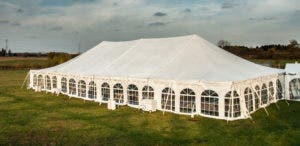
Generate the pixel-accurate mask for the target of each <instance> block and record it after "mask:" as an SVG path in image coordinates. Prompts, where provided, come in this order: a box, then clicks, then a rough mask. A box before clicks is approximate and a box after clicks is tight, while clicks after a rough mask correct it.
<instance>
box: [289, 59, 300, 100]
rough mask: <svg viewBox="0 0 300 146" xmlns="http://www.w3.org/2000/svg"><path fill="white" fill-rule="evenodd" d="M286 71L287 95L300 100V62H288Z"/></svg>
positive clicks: (291, 98)
mask: <svg viewBox="0 0 300 146" xmlns="http://www.w3.org/2000/svg"><path fill="white" fill-rule="evenodd" d="M285 71H286V76H285V90H286V92H285V97H286V98H287V99H290V100H298V101H300V64H298V63H297V62H296V63H287V64H286V65H285Z"/></svg>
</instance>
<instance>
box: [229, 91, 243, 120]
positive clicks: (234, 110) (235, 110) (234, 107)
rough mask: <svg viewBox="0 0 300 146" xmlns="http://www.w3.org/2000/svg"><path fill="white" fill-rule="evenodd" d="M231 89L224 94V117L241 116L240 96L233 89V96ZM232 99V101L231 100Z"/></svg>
mask: <svg viewBox="0 0 300 146" xmlns="http://www.w3.org/2000/svg"><path fill="white" fill-rule="evenodd" d="M231 94H232V93H231V91H229V92H227V94H226V95H225V117H232V115H233V117H239V116H241V108H240V98H239V94H237V92H236V91H233V98H232V96H231ZM232 100H233V101H232Z"/></svg>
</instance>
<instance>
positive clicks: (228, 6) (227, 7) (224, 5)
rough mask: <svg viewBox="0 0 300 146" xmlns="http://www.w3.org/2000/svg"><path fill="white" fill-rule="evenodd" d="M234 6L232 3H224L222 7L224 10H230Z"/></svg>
mask: <svg viewBox="0 0 300 146" xmlns="http://www.w3.org/2000/svg"><path fill="white" fill-rule="evenodd" d="M233 6H234V4H233V3H231V2H224V3H223V4H222V6H221V8H222V9H230V8H233Z"/></svg>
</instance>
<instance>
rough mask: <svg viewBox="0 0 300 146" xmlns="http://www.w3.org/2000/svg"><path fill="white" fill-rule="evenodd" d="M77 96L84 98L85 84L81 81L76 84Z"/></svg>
mask: <svg viewBox="0 0 300 146" xmlns="http://www.w3.org/2000/svg"><path fill="white" fill-rule="evenodd" d="M78 96H79V97H86V83H85V81H83V80H80V81H79V82H78Z"/></svg>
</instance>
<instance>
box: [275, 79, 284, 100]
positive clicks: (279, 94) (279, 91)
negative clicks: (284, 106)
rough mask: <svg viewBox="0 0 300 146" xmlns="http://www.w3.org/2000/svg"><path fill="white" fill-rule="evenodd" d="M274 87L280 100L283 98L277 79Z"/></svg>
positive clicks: (280, 85)
mask: <svg viewBox="0 0 300 146" xmlns="http://www.w3.org/2000/svg"><path fill="white" fill-rule="evenodd" d="M276 87H277V98H278V99H282V98H283V92H282V84H281V82H280V80H279V79H277V81H276Z"/></svg>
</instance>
